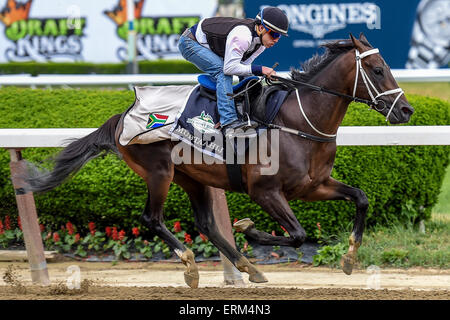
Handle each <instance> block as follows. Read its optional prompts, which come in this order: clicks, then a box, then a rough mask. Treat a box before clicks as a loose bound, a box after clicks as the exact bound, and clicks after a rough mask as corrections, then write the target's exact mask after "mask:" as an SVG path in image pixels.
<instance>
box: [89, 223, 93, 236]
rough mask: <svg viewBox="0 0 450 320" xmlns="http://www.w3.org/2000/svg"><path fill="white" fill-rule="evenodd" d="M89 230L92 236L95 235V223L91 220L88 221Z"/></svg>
mask: <svg viewBox="0 0 450 320" xmlns="http://www.w3.org/2000/svg"><path fill="white" fill-rule="evenodd" d="M88 225H89V231H90V232H91V234H92V235H93V236H95V223H93V222H89V224H88Z"/></svg>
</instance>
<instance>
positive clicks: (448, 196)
mask: <svg viewBox="0 0 450 320" xmlns="http://www.w3.org/2000/svg"><path fill="white" fill-rule="evenodd" d="M433 212H435V213H447V214H449V215H450V166H448V167H447V171H446V173H445V177H444V181H443V182H442V187H441V193H440V194H439V198H438V203H437V204H436V206H435V207H434V208H433Z"/></svg>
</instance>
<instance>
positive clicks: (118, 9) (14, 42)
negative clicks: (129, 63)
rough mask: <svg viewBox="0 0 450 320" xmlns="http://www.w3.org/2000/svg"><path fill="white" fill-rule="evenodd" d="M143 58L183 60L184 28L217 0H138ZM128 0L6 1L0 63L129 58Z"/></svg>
mask: <svg viewBox="0 0 450 320" xmlns="http://www.w3.org/2000/svg"><path fill="white" fill-rule="evenodd" d="M134 11H135V12H134V16H135V21H134V29H135V30H136V33H137V34H136V48H137V60H152V59H158V58H162V59H173V58H181V55H180V54H179V52H178V48H177V42H178V38H179V37H180V35H181V33H183V31H184V29H185V28H187V27H189V26H191V25H193V24H195V23H197V22H198V21H199V20H200V19H202V18H204V17H210V16H214V15H215V13H216V11H217V1H216V0H164V1H159V0H135V10H134ZM127 33H128V23H127V5H126V0H0V62H8V61H38V62H45V61H66V62H67V61H86V62H99V63H100V62H122V61H126V60H127V55H128V53H127Z"/></svg>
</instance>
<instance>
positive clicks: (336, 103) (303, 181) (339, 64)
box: [28, 35, 414, 287]
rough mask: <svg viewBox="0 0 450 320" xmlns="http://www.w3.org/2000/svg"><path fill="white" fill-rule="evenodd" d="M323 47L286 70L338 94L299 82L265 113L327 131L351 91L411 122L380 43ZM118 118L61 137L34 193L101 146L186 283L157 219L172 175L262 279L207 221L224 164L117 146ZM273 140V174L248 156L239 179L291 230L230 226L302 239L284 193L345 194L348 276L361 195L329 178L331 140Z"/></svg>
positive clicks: (224, 182)
mask: <svg viewBox="0 0 450 320" xmlns="http://www.w3.org/2000/svg"><path fill="white" fill-rule="evenodd" d="M325 48H326V51H325V53H324V54H323V55H320V56H315V57H313V58H311V59H310V60H309V61H307V62H306V63H305V64H304V69H305V70H304V71H305V72H304V73H300V72H298V71H296V70H293V71H292V73H291V78H292V79H293V80H296V81H303V82H307V83H309V84H313V85H317V86H321V87H324V88H327V89H330V90H334V91H336V92H340V93H342V94H345V96H338V95H332V94H328V93H323V92H318V91H315V90H312V89H311V88H310V87H305V86H301V85H299V86H298V87H297V90H294V91H292V92H291V93H290V94H289V96H288V97H287V98H286V100H285V102H284V103H283V105H282V107H281V109H280V111H279V112H278V114H277V116H276V117H275V119H274V121H273V123H274V124H275V125H278V126H281V127H284V128H290V130H291V131H292V130H294V131H295V130H302V131H303V132H306V133H308V134H311V135H314V136H319V137H323V138H329V137H335V135H336V132H337V130H338V127H339V125H340V124H341V122H342V119H343V118H344V115H345V113H346V111H347V108H348V106H349V104H350V102H351V101H352V99H351V98H349V97H352V96H353V97H358V98H361V99H367V101H371V102H373V103H372V106H374V109H375V110H376V111H378V112H380V113H381V114H382V115H384V116H385V117H386V120H388V121H389V122H390V123H393V124H397V123H406V122H408V121H409V119H410V117H411V115H412V114H413V112H414V109H413V108H412V107H411V106H410V105H409V103H408V101H407V100H406V98H405V96H404V95H403V91H402V90H401V89H400V88H398V85H397V83H396V81H395V79H394V78H393V76H392V74H391V71H390V69H389V67H388V65H387V64H386V62H385V61H384V59H383V58H382V57H381V55H380V54H379V53H378V50H377V49H374V48H373V47H372V46H371V45H370V44H369V42H368V41H367V39H366V38H365V37H364V35H361V36H360V38H359V39H356V38H354V37H353V36H351V35H350V40H341V41H336V42H332V43H329V44H326V45H325ZM300 97H301V101H300ZM120 119H121V115H115V116H113V117H112V118H111V119H109V120H108V121H107V122H106V123H104V124H103V125H102V126H101V127H100V128H99V129H97V130H96V131H94V132H93V133H91V134H90V135H88V136H86V137H83V138H81V139H79V140H76V141H74V142H72V143H71V144H69V145H68V146H67V147H66V148H65V149H63V150H62V151H61V153H60V154H59V155H58V157H57V158H56V160H55V167H54V169H53V170H52V171H50V172H46V173H39V174H37V175H36V174H34V175H33V173H32V171H33V170H31V169H30V177H29V179H28V181H29V184H30V189H31V190H32V191H36V192H43V191H48V190H50V189H52V188H54V187H56V186H58V185H59V184H61V183H62V182H63V181H64V179H66V178H67V177H69V176H70V174H72V173H74V172H76V171H77V170H79V169H80V168H81V167H82V166H83V165H84V164H85V163H86V162H87V161H89V160H90V159H92V158H93V157H95V156H97V155H99V154H100V153H102V152H104V151H112V152H116V153H118V154H120V155H121V156H122V157H123V160H124V161H125V162H126V163H127V164H128V165H129V166H130V168H131V169H132V170H134V171H135V172H136V173H137V174H138V175H139V176H141V177H142V179H144V181H145V182H146V184H147V187H148V199H147V203H146V205H145V209H144V212H143V214H142V222H143V223H144V224H145V225H146V226H147V227H148V228H149V229H150V230H151V231H152V232H153V233H155V234H156V235H158V236H159V237H160V238H161V239H163V240H164V241H165V242H166V243H167V244H168V245H169V246H170V247H171V248H172V249H173V250H174V251H175V252H176V253H177V254H178V255H179V256H180V258H181V261H182V262H183V263H184V264H185V265H186V267H187V270H186V271H185V281H186V283H187V284H188V285H189V286H190V287H197V286H198V279H199V276H198V269H197V266H196V265H195V261H194V254H193V252H192V251H191V250H189V249H188V248H186V247H185V246H184V245H183V244H182V243H181V242H179V241H178V240H177V239H176V238H175V237H174V235H173V234H172V233H171V232H170V231H169V230H168V229H167V228H166V226H165V224H164V222H163V205H164V202H165V200H166V197H167V193H168V190H169V187H170V184H171V182H175V183H176V184H178V185H180V186H181V187H182V188H183V189H184V190H185V191H186V193H187V194H188V196H189V199H190V201H191V205H192V208H193V211H194V214H195V221H196V227H197V229H198V230H199V231H200V232H201V233H203V234H205V235H206V236H207V237H208V238H209V239H210V240H211V241H212V243H213V244H214V245H215V246H216V247H217V248H218V249H219V250H220V251H221V252H222V253H223V254H224V255H225V256H226V257H227V258H228V259H229V260H230V261H231V262H232V263H233V264H234V265H235V266H236V268H237V269H238V270H240V271H241V272H247V273H248V274H249V280H250V281H252V282H265V281H267V280H266V278H265V276H264V275H263V274H262V273H261V272H259V271H258V269H256V268H255V267H254V266H253V265H252V264H250V263H249V261H248V260H247V259H246V258H245V257H244V256H243V255H242V254H241V253H240V252H238V251H237V250H236V249H234V248H233V247H232V246H231V245H230V244H229V243H228V242H227V241H226V240H225V239H224V238H223V237H222V236H221V235H220V232H219V231H218V229H217V226H216V224H215V221H214V216H213V213H212V196H211V189H210V187H209V186H212V187H216V188H221V189H225V190H231V189H232V188H231V186H230V182H229V179H228V175H227V168H226V165H225V164H223V163H222V164H217V163H215V164H205V163H202V164H186V163H181V164H174V162H173V161H172V158H171V154H172V149H173V148H174V147H175V145H176V143H175V142H174V141H170V140H163V141H159V142H155V143H151V144H133V145H128V146H121V145H120V144H119V143H118V134H119V133H120V132H121V129H122V128H121V123H120V121H119V120H120ZM269 131H270V130H269ZM278 140H279V141H277V143H278V144H279V154H278V157H279V160H278V161H279V169H278V171H277V172H276V173H275V174H272V175H262V174H261V170H262V169H263V168H264V167H265V164H263V163H260V162H257V163H254V164H250V163H246V164H243V165H242V166H241V169H242V182H243V186H244V189H245V192H246V193H247V194H248V195H249V196H250V198H251V199H252V200H253V201H255V202H256V203H257V204H259V205H260V206H261V208H262V209H263V210H264V211H266V212H267V213H268V214H269V215H270V216H271V217H272V218H273V219H275V220H276V221H277V222H278V223H279V224H280V225H282V226H283V227H284V228H285V229H286V230H287V232H288V233H289V237H284V236H273V235H271V234H268V233H266V232H263V231H259V230H257V229H256V227H255V225H254V223H253V222H252V221H250V220H249V219H243V220H241V221H238V222H237V223H236V224H235V227H236V228H237V229H239V230H240V231H242V232H244V233H245V234H246V236H248V237H250V238H252V239H254V240H256V241H257V242H259V243H261V244H265V245H285V246H292V247H300V246H301V245H302V243H303V242H304V241H305V238H306V233H305V230H304V229H303V227H302V226H301V225H300V223H299V222H298V220H297V218H296V217H295V215H294V213H293V211H292V210H291V208H290V207H289V204H288V201H290V200H294V199H301V200H304V201H318V200H348V201H352V202H354V203H355V206H356V215H355V219H354V227H353V231H352V234H351V236H350V238H349V244H350V247H349V250H348V253H347V254H345V255H344V256H343V257H342V259H341V265H342V267H343V271H344V272H345V273H346V274H351V272H352V268H353V265H354V264H355V263H356V253H357V250H358V248H359V246H360V245H361V242H362V235H363V230H364V225H365V218H366V212H367V209H368V206H369V203H368V199H367V196H366V195H365V193H364V192H363V191H362V190H359V189H357V188H354V187H351V186H348V185H345V184H343V183H341V182H339V181H336V180H334V179H333V178H331V176H330V174H331V171H332V169H333V163H334V159H335V155H336V142H335V140H333V139H331V140H330V141H329V142H320V141H314V140H310V139H305V138H303V137H300V136H298V135H294V134H291V133H289V132H285V131H280V132H279V139H278ZM271 143H275V142H274V141H272V140H271V139H268V141H267V144H271ZM268 149H270V147H268Z"/></svg>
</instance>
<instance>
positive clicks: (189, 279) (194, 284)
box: [184, 271, 199, 289]
mask: <svg viewBox="0 0 450 320" xmlns="http://www.w3.org/2000/svg"><path fill="white" fill-rule="evenodd" d="M198 281H199V276H198V272H197V273H195V272H194V273H193V272H188V271H186V272H185V273H184V282H186V284H187V285H188V286H189V287H190V288H192V289H196V288H198Z"/></svg>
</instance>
